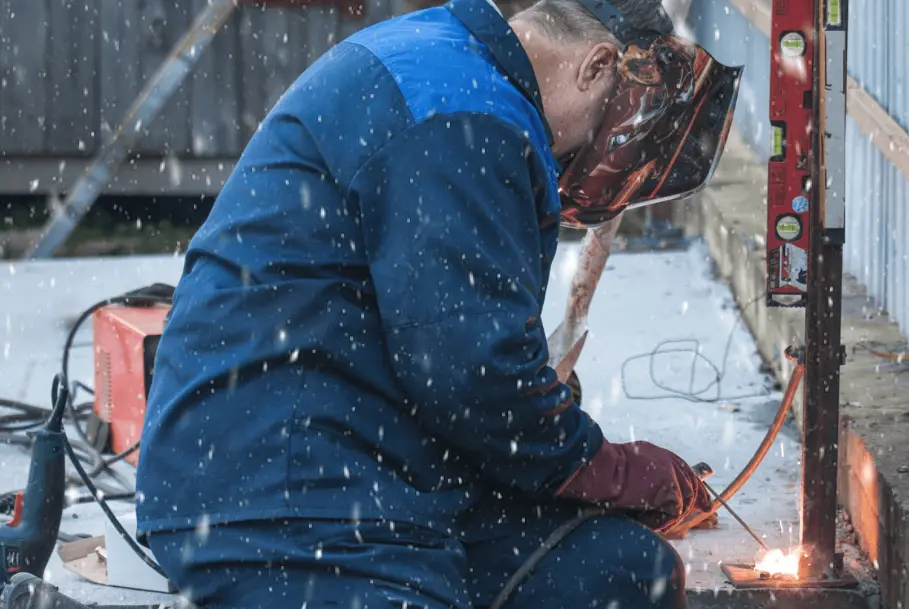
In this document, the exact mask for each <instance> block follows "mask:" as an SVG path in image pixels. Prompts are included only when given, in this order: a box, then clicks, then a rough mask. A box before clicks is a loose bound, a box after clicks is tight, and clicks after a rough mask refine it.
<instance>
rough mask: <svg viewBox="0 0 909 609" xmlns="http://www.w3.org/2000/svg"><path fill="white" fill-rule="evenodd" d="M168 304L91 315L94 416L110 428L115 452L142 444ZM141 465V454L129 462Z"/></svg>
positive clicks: (112, 308)
mask: <svg viewBox="0 0 909 609" xmlns="http://www.w3.org/2000/svg"><path fill="white" fill-rule="evenodd" d="M169 311H170V306H169V305H163V304H155V305H153V306H144V307H131V306H122V305H109V306H106V307H103V308H101V309H98V310H97V311H95V313H94V315H93V316H92V331H93V334H94V339H93V344H94V352H95V409H94V410H95V414H96V415H97V417H98V418H99V419H100V420H101V421H103V422H104V423H107V424H108V426H109V436H108V438H109V443H110V449H111V450H112V451H113V452H114V453H120V452H123V451H125V450H127V449H129V448H130V447H131V446H133V445H134V444H135V443H136V442H138V441H139V438H140V437H141V435H142V423H143V421H144V420H145V403H146V398H147V396H148V390H149V388H150V387H151V379H152V372H153V370H154V362H155V352H156V351H157V349H158V342H159V341H160V340H161V332H162V331H163V330H164V321H165V319H166V317H167V314H168V312H169ZM125 460H126V461H127V462H129V463H131V464H133V465H136V464H137V463H138V460H139V452H138V451H134V452H133V453H131V454H130V455H129V456H127V457H126V459H125Z"/></svg>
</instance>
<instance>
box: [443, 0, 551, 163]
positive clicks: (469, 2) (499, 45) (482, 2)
mask: <svg viewBox="0 0 909 609" xmlns="http://www.w3.org/2000/svg"><path fill="white" fill-rule="evenodd" d="M445 8H447V9H448V10H449V11H451V14H452V15H454V16H455V18H457V19H458V21H460V22H461V23H463V24H464V26H465V27H466V28H467V29H468V30H469V31H470V33H471V34H473V36H474V38H476V39H477V40H479V41H480V42H481V43H483V44H484V45H485V46H486V48H488V49H489V52H490V53H492V56H493V58H495V60H496V63H498V67H499V69H500V70H501V71H502V72H503V73H504V74H505V76H506V77H507V78H508V80H509V81H511V82H512V83H513V84H515V85H516V86H517V87H518V89H519V90H520V91H521V93H523V94H524V97H526V98H527V99H528V100H529V101H530V102H531V103H532V104H533V105H534V107H535V108H536V109H537V112H538V113H539V114H540V120H542V121H543V126H544V127H545V129H546V137H547V139H548V140H549V145H550V146H552V143H553V139H552V130H551V129H550V127H549V123H548V122H547V121H546V115H545V114H544V113H543V97H542V95H541V94H540V86H539V84H538V83H537V77H536V75H535V74H534V73H533V66H532V65H531V63H530V58H529V57H527V53H526V52H525V51H524V47H523V46H521V42H520V41H519V40H518V36H517V34H515V32H514V30H512V29H511V26H509V25H508V22H507V21H506V20H505V18H504V17H503V16H502V13H501V12H499V10H498V8H497V7H496V6H495V5H494V4H493V3H492V0H451V1H450V2H449V3H448V4H446V5H445Z"/></svg>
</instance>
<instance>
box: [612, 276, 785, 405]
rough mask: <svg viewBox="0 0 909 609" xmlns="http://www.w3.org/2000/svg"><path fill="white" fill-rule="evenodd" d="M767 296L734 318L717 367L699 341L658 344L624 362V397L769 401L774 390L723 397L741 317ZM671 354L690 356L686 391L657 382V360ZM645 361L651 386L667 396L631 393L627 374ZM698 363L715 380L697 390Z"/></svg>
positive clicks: (704, 401)
mask: <svg viewBox="0 0 909 609" xmlns="http://www.w3.org/2000/svg"><path fill="white" fill-rule="evenodd" d="M766 295H767V293H766V292H765V293H763V294H761V295H759V296H756V297H755V298H752V299H751V300H749V301H748V302H746V303H745V304H744V305H743V306H742V307H741V309H739V312H738V315H737V316H736V318H735V322H734V323H733V324H732V329H731V330H730V331H729V337H728V338H727V339H726V347H725V349H724V350H723V359H722V360H721V362H720V365H719V366H717V365H716V364H715V363H714V362H713V361H711V360H710V359H709V358H707V357H706V356H705V355H704V354H703V353H702V351H701V343H700V341H698V340H697V339H694V338H690V339H672V340H664V341H661V342H659V343H657V345H656V347H654V348H653V350H652V351H648V352H647V353H641V354H639V355H633V356H631V357H629V358H627V359H626V360H625V361H624V362H622V372H621V381H622V390H623V391H624V392H625V397H627V398H628V399H629V400H666V399H671V398H681V399H684V400H688V401H689V402H696V403H716V402H727V401H735V400H744V399H748V398H759V397H766V396H769V395H771V394H772V390H771V389H770V388H767V387H765V388H764V389H763V390H761V391H757V392H753V393H745V394H741V395H723V380H724V379H725V378H726V370H727V366H728V363H729V354H730V352H731V350H732V342H733V338H734V337H735V332H736V330H737V329H738V326H739V323H741V321H742V317H743V316H744V315H745V311H747V310H748V308H749V307H751V306H752V305H754V304H755V303H756V302H758V301H760V300H762V299H763V298H764V297H765V296H766ZM674 345H690V347H680V346H674ZM670 347H671V348H670ZM671 353H687V354H690V355H691V370H690V373H689V378H688V389H687V390H680V389H676V388H673V387H670V386H668V385H666V384H665V383H663V382H661V381H660V380H659V379H658V378H657V371H656V362H657V359H659V357H660V356H665V355H668V354H671ZM644 359H646V360H648V362H649V374H650V381H651V383H653V385H654V386H655V387H656V388H657V389H661V390H662V391H663V392H664V393H662V394H652V395H647V394H634V393H632V392H630V391H629V390H628V377H627V373H626V370H627V368H628V365H629V364H631V363H632V362H635V361H639V360H644ZM698 362H703V363H705V364H706V365H707V366H708V367H709V368H710V369H711V370H712V371H713V375H712V376H713V378H712V379H711V380H710V381H709V382H708V383H706V384H705V385H704V386H703V387H701V388H695V383H696V382H697V364H698ZM711 389H715V390H714V392H713V394H711V395H708V396H705V394H706V393H707V392H708V391H710V390H711Z"/></svg>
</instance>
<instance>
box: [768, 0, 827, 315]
mask: <svg viewBox="0 0 909 609" xmlns="http://www.w3.org/2000/svg"><path fill="white" fill-rule="evenodd" d="M813 19H814V6H813V3H812V2H805V1H792V0H774V1H773V21H772V27H771V34H770V44H771V52H770V132H771V136H772V138H773V143H772V150H771V156H770V169H769V171H768V189H767V304H768V306H804V305H805V296H806V293H807V291H808V247H809V241H810V239H811V231H810V222H811V221H810V214H809V213H808V212H809V208H810V206H811V200H810V197H811V196H812V186H813V181H812V169H813V168H812V145H811V135H812V134H811V124H812V113H813V111H814V99H813V97H814V92H813V83H814V47H815V43H816V40H815V34H814V33H815V28H814V25H813Z"/></svg>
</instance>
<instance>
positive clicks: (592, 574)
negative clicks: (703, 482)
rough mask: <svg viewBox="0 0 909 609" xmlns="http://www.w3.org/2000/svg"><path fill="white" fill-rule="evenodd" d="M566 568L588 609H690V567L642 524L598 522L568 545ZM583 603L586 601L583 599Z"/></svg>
mask: <svg viewBox="0 0 909 609" xmlns="http://www.w3.org/2000/svg"><path fill="white" fill-rule="evenodd" d="M563 544H565V547H564V549H563V550H562V557H561V562H562V563H563V566H561V567H560V569H562V570H564V572H565V573H566V575H567V576H568V577H570V576H571V574H572V573H574V574H575V577H576V578H578V579H579V580H580V582H579V583H581V584H582V586H580V587H579V589H580V590H584V591H585V592H586V594H587V595H588V597H587V598H586V599H583V600H584V601H586V602H584V606H587V607H607V608H609V609H625V608H631V607H651V608H654V609H657V608H659V609H664V608H665V609H670V608H671V609H679V608H681V607H684V606H685V605H684V593H685V565H684V563H683V562H682V558H681V556H679V554H678V552H676V550H675V548H673V547H672V546H671V545H670V544H669V542H667V541H666V540H665V539H663V538H662V537H660V536H659V535H657V534H656V533H654V532H653V531H650V530H648V529H646V528H644V527H642V526H640V525H638V524H637V523H634V522H630V521H627V520H622V519H616V518H597V519H594V520H591V521H590V522H589V523H587V524H586V525H583V526H582V527H580V528H579V530H578V531H576V532H575V533H574V534H572V535H571V536H570V537H569V538H568V539H566V540H565V541H564V542H563ZM578 600H579V601H581V600H582V599H578Z"/></svg>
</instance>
